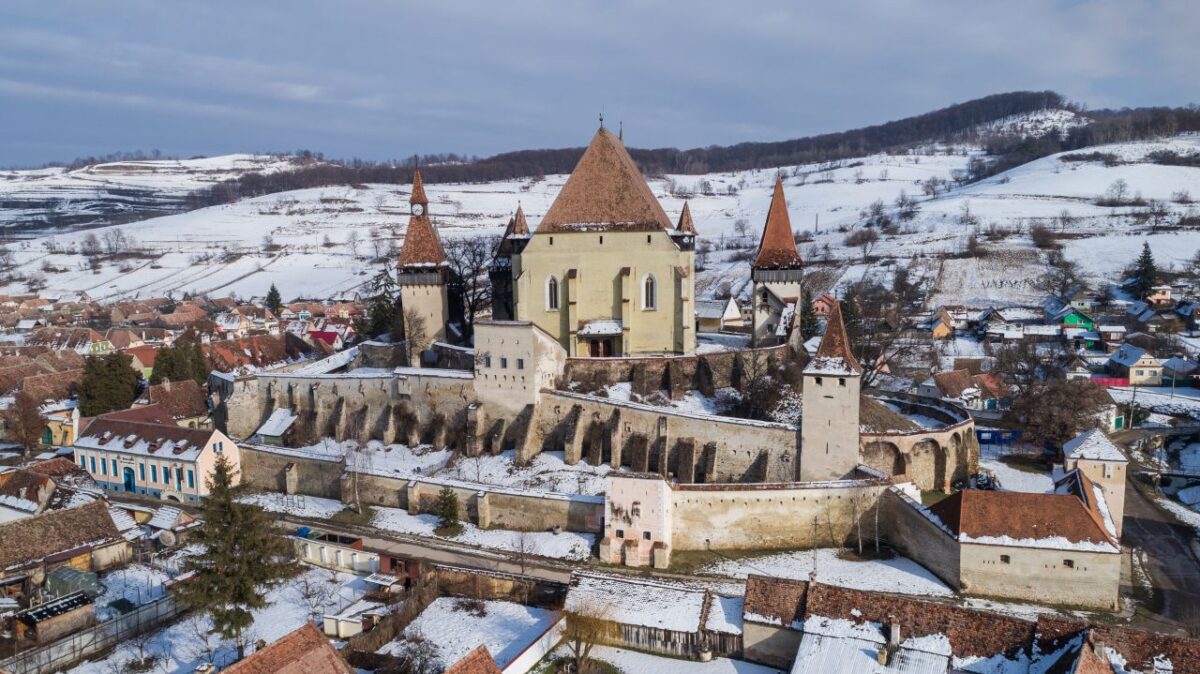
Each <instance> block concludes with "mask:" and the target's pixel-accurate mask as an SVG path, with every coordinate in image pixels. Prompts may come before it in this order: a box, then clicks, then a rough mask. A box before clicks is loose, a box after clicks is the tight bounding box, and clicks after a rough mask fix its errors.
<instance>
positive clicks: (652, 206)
mask: <svg viewBox="0 0 1200 674" xmlns="http://www.w3.org/2000/svg"><path fill="white" fill-rule="evenodd" d="M581 229H586V230H591V231H595V230H616V231H654V230H657V229H663V230H668V229H672V227H671V220H670V219H669V218H668V217H667V214H666V212H665V211H663V208H662V205H661V204H659V203H658V199H656V198H654V194H653V193H652V192H651V191H650V186H649V185H647V184H646V179H645V178H644V177H642V172H641V171H640V170H638V167H637V164H635V163H634V161H633V158H632V157H630V156H629V152H628V151H626V149H625V146H624V145H623V144H622V143H621V141H620V139H618V138H617V137H616V136H614V135H613V134H612V133H611V132H610V131H609V130H608V129H605V128H604V127H601V128H600V129H599V130H598V131H596V135H595V136H594V137H593V138H592V142H591V143H590V144H589V145H588V146H587V149H586V150H584V152H583V156H582V157H580V159H579V163H578V164H576V165H575V170H574V171H572V172H571V177H569V178H567V182H566V184H565V185H563V188H562V191H560V192H559V193H558V196H557V197H555V198H554V203H552V204H551V205H550V209H549V210H548V211H546V215H545V217H543V218H542V222H541V224H539V225H538V228H537V231H538V232H563V231H575V230H581Z"/></svg>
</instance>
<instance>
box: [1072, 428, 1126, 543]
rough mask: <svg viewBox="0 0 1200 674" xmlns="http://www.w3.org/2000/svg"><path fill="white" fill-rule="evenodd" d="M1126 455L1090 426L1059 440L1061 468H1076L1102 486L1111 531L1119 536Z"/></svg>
mask: <svg viewBox="0 0 1200 674" xmlns="http://www.w3.org/2000/svg"><path fill="white" fill-rule="evenodd" d="M1128 465H1129V459H1127V458H1126V457H1125V453H1124V452H1122V451H1121V450H1120V448H1118V447H1117V446H1116V445H1115V444H1113V442H1112V440H1109V439H1108V436H1107V435H1105V434H1104V431H1102V430H1100V429H1095V428H1094V429H1091V430H1089V431H1086V432H1084V433H1081V434H1080V435H1078V436H1076V437H1075V438H1072V439H1071V440H1068V441H1067V442H1066V443H1064V444H1063V469H1064V470H1066V471H1068V472H1072V471H1075V470H1078V471H1080V472H1082V473H1083V474H1084V475H1086V476H1087V478H1088V481H1090V482H1091V484H1093V485H1094V486H1095V487H1097V488H1098V489H1100V490H1102V492H1103V494H1102V496H1103V498H1104V502H1105V506H1106V508H1107V510H1108V513H1109V516H1110V517H1109V519H1108V520H1105V523H1106V525H1107V524H1109V523H1111V525H1112V529H1113V530H1114V535H1115V536H1116V537H1117V539H1120V538H1121V529H1122V525H1123V523H1124V521H1125V472H1126V467H1127V466H1128Z"/></svg>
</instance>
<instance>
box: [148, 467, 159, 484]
mask: <svg viewBox="0 0 1200 674" xmlns="http://www.w3.org/2000/svg"><path fill="white" fill-rule="evenodd" d="M150 481H151V482H158V466H155V465H151V466H150Z"/></svg>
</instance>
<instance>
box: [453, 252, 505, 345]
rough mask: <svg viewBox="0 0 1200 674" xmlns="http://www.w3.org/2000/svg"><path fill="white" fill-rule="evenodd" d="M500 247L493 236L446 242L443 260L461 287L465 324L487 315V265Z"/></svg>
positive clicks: (489, 297)
mask: <svg viewBox="0 0 1200 674" xmlns="http://www.w3.org/2000/svg"><path fill="white" fill-rule="evenodd" d="M499 245H500V237H496V236H471V237H460V238H455V239H450V240H449V241H448V242H447V243H446V261H447V262H448V263H449V264H450V271H451V272H452V273H453V274H454V276H455V277H457V279H458V281H459V283H461V284H462V295H463V309H464V312H465V315H466V319H467V324H468V325H474V324H475V317H476V316H478V315H479V314H480V313H485V312H487V311H488V310H489V309H490V307H491V305H492V283H491V281H490V280H489V279H488V265H489V264H490V263H491V261H492V256H493V255H494V254H495V252H496V247H497V246H499Z"/></svg>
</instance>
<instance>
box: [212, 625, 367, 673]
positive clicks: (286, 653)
mask: <svg viewBox="0 0 1200 674" xmlns="http://www.w3.org/2000/svg"><path fill="white" fill-rule="evenodd" d="M221 671H222V672H223V674H354V668H352V667H351V666H350V665H348V664H346V661H345V660H343V659H342V656H341V655H339V654H338V652H337V649H335V648H334V647H333V644H331V643H330V642H329V639H326V638H325V635H323V634H321V631H320V630H318V629H317V627H316V625H313V624H312V623H308V624H306V625H304V626H303V627H301V628H299V629H297V630H295V631H294V632H289V633H288V634H286V635H284V636H283V637H282V638H281V639H279V640H278V641H276V642H275V643H273V644H270V645H268V646H267V647H266V648H263V649H261V650H259V651H256V652H254V653H251V654H250V655H248V656H246V658H245V659H244V660H242V661H240V662H236V663H234V664H232V665H230V666H228V667H226V668H225V669H223V670H221Z"/></svg>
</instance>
